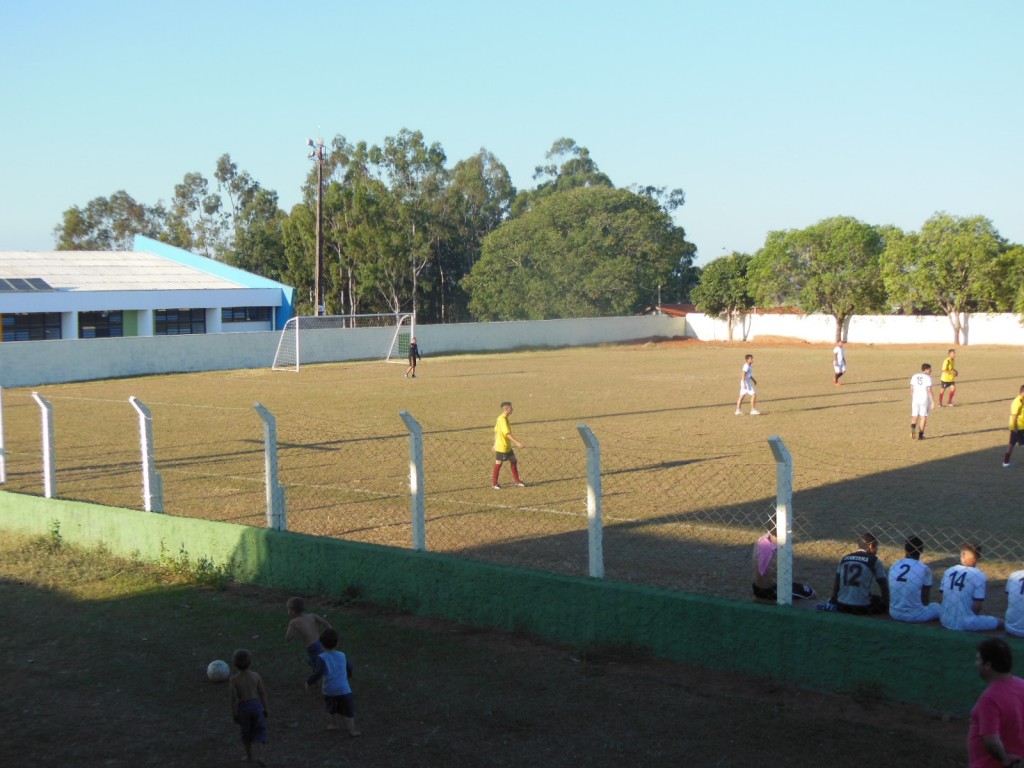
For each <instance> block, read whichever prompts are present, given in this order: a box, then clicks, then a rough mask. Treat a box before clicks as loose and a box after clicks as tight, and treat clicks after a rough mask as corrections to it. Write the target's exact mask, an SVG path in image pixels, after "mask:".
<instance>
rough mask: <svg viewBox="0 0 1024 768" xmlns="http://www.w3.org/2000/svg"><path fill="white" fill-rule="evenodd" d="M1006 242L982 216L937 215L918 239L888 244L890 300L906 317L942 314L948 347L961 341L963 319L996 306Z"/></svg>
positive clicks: (901, 238)
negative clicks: (916, 313)
mask: <svg viewBox="0 0 1024 768" xmlns="http://www.w3.org/2000/svg"><path fill="white" fill-rule="evenodd" d="M1005 251H1006V242H1005V241H1004V240H1003V238H1002V237H1001V236H1000V235H999V232H998V231H997V230H996V228H995V227H994V226H993V224H992V222H991V221H989V220H988V219H986V218H985V217H983V216H969V217H964V216H952V215H950V214H948V213H936V214H935V215H934V216H932V217H931V218H930V219H928V221H926V222H925V223H924V226H922V227H921V231H920V233H914V232H912V233H908V234H905V235H902V236H900V235H895V236H892V237H889V238H888V239H887V243H886V248H885V252H884V253H883V255H882V265H883V275H884V279H885V286H886V290H887V291H888V293H889V297H890V299H891V300H892V301H893V302H895V303H896V304H899V305H901V306H902V307H903V309H904V310H905V311H915V310H918V309H922V310H924V311H936V310H937V311H941V312H943V313H945V315H946V316H947V317H948V318H949V322H950V325H951V326H952V329H953V343H954V344H960V343H961V341H962V340H963V324H964V314H965V313H967V312H971V311H978V310H982V311H984V310H993V309H997V308H998V307H999V305H1000V303H1005V300H1004V302H1000V294H1001V292H1002V291H1003V288H1002V284H1003V279H1004V277H1005V276H1006V266H1007V265H1006V262H1005V260H1004V259H1003V258H1001V256H1002V255H1003V254H1004V253H1005Z"/></svg>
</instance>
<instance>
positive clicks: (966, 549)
mask: <svg viewBox="0 0 1024 768" xmlns="http://www.w3.org/2000/svg"><path fill="white" fill-rule="evenodd" d="M980 559H981V550H980V548H979V547H978V546H977V545H975V544H964V545H963V546H962V547H961V548H960V565H954V566H953V567H952V568H948V569H947V570H946V572H945V573H944V574H943V576H942V584H941V586H940V589H942V617H941V618H942V626H944V627H945V628H946V629H957V630H961V631H967V632H987V631H989V630H991V629H999V619H998V618H997V617H995V616H982V615H981V614H980V613H979V611H980V610H981V603H982V601H983V600H984V599H985V582H986V578H985V574H984V573H983V572H982V571H981V569H980V568H977V567H976V564H977V562H978V560H980Z"/></svg>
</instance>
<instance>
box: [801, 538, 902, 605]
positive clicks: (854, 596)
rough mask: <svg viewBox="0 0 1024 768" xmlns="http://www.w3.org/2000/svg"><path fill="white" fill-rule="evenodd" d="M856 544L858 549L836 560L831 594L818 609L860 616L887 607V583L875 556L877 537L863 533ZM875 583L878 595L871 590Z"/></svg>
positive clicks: (880, 562)
mask: <svg viewBox="0 0 1024 768" xmlns="http://www.w3.org/2000/svg"><path fill="white" fill-rule="evenodd" d="M857 543H858V549H857V551H856V552H851V553H850V554H848V555H846V556H844V557H843V559H842V560H840V561H839V566H838V567H837V568H836V577H835V581H834V582H833V584H832V595H831V596H830V597H829V599H828V602H825V603H822V604H821V605H819V606H818V608H819V609H821V610H825V611H839V612H840V613H853V614H859V615H868V614H876V613H885V612H886V611H887V610H889V583H888V581H887V580H886V572H885V566H884V565H882V561H881V560H879V559H878V538H877V537H876V536H875V535H874V534H873V533H862V534H861V536H860V539H858V542H857ZM876 583H877V584H878V594H875V593H874V592H872V591H871V585H872V584H876Z"/></svg>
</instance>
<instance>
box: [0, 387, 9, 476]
mask: <svg viewBox="0 0 1024 768" xmlns="http://www.w3.org/2000/svg"><path fill="white" fill-rule="evenodd" d="M6 482H7V450H6V448H5V447H4V388H3V387H0V485H3V484H4V483H6Z"/></svg>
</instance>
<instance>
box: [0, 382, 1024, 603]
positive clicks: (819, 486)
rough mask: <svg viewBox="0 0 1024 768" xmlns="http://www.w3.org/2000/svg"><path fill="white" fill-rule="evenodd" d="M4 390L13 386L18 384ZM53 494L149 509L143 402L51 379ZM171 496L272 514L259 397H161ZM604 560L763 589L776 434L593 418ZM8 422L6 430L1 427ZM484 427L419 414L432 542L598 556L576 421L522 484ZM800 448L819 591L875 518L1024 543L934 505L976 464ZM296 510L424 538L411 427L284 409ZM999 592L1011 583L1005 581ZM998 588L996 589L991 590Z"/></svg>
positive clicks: (18, 453) (186, 511) (22, 434)
mask: <svg viewBox="0 0 1024 768" xmlns="http://www.w3.org/2000/svg"><path fill="white" fill-rule="evenodd" d="M5 395H6V393H5ZM52 404H53V414H54V423H55V429H54V432H55V444H56V456H55V469H56V476H57V486H56V487H57V496H59V497H60V498H67V499H77V500H82V501H90V502H96V503H101V504H109V505H114V506H120V507H129V508H136V509H141V508H143V494H142V491H141V488H142V481H141V477H142V468H141V465H140V424H139V417H138V415H137V414H136V413H135V412H134V411H133V409H132V408H131V406H130V405H129V403H128V402H127V401H126V400H114V399H111V400H106V399H88V398H76V397H54V398H53V399H52ZM146 405H147V406H148V408H149V409H150V411H151V412H152V420H153V442H154V456H155V467H156V470H157V472H158V473H159V475H160V476H161V478H162V489H163V509H164V510H165V512H166V513H168V514H173V515H181V516H190V517H201V518H206V519H212V520H220V521H225V522H232V523H239V524H243V525H251V526H265V525H267V524H268V523H267V521H268V510H267V494H266V485H265V482H266V474H265V452H264V451H265V446H264V433H263V425H262V423H261V421H260V418H259V417H258V415H257V414H256V413H255V412H254V411H253V409H251V408H228V407H222V406H217V407H200V406H195V405H185V404H181V403H163V402H149V403H146ZM2 412H3V421H2V422H0V424H2V431H3V432H4V433H5V434H6V435H7V437H6V438H3V439H0V447H2V448H3V451H4V452H3V459H4V464H5V469H6V483H5V485H4V487H5V488H6V489H7V490H11V491H17V492H22V493H32V494H39V493H41V488H42V482H41V477H42V474H43V472H42V469H41V468H42V465H43V462H44V451H43V450H42V447H41V443H42V440H41V439H40V427H39V424H40V418H41V417H40V409H39V407H38V406H37V405H36V403H34V402H32V400H31V398H30V397H28V396H27V395H25V394H22V393H19V394H18V395H17V396H14V397H9V396H5V397H4V399H3V400H2ZM594 431H595V434H596V436H597V438H598V440H600V442H601V485H602V494H601V499H600V502H601V507H602V521H603V533H602V535H603V556H604V575H605V577H606V578H608V579H612V580H616V581H623V582H630V583H635V584H649V585H654V586H658V587H664V588H668V589H674V590H682V591H687V592H695V593H702V594H713V595H719V596H722V597H728V598H733V599H748V598H749V597H750V576H751V570H750V552H751V547H752V545H753V542H754V541H756V539H757V538H758V537H759V536H761V535H762V534H763V533H764V532H765V531H767V530H770V529H771V528H772V525H773V523H774V520H775V503H776V479H777V478H776V463H775V461H774V459H773V456H772V453H771V451H770V450H769V447H768V445H766V443H765V442H764V441H763V440H757V439H753V438H748V439H746V440H738V441H737V442H735V443H730V444H729V445H728V447H727V448H725V449H710V448H702V447H701V445H700V444H699V442H696V441H691V442H688V443H687V444H686V445H685V446H684V445H681V444H675V443H672V442H661V441H658V440H652V439H644V440H639V439H637V438H636V437H635V436H633V435H631V434H627V433H620V432H617V431H616V430H615V429H614V427H613V426H609V425H605V426H604V427H603V428H602V427H601V426H598V427H597V428H596V429H595V430H594ZM0 438H2V435H0ZM490 444H491V431H490V429H489V428H486V427H485V428H467V429H452V428H438V429H430V428H429V427H428V428H426V429H425V430H424V435H423V478H424V479H423V504H424V509H425V518H424V527H425V539H426V549H427V550H429V551H432V552H439V553H445V554H449V555H453V556H457V557H467V558H474V559H479V560H485V561H488V562H494V563H501V564H507V565H516V566H521V567H527V568H537V569H543V570H547V571H551V572H555V573H564V574H571V575H587V573H588V524H589V519H588V509H587V453H586V450H585V447H584V444H583V442H582V441H581V439H580V436H579V434H578V432H577V424H576V423H575V422H570V421H566V422H564V424H562V423H559V424H556V425H554V426H553V427H552V428H550V429H548V430H547V431H546V432H545V433H544V437H543V438H542V439H538V440H536V441H533V442H530V443H529V445H528V447H527V448H525V449H524V450H522V451H519V453H520V459H521V461H520V471H521V473H522V478H523V480H524V481H525V483H526V487H525V488H518V487H515V486H514V485H513V484H512V483H511V482H509V481H510V478H509V476H508V472H509V468H508V466H505V467H503V468H502V472H503V473H504V474H503V476H502V486H503V487H502V489H501V490H492V488H491V471H492V469H493V466H494V457H493V453H492V452H491V450H490ZM789 447H790V450H791V451H792V452H793V455H794V461H795V474H794V496H793V518H792V523H793V542H794V545H793V546H794V549H793V552H794V565H793V573H794V577H795V578H797V579H798V580H807V581H810V582H811V583H812V584H813V585H814V586H815V587H816V588H817V589H818V591H819V593H821V594H823V595H824V594H827V592H828V590H829V589H830V588H831V580H832V576H833V574H834V572H835V565H836V563H837V562H838V560H839V558H840V557H842V555H843V554H844V553H846V552H848V551H850V550H852V549H853V548H854V546H853V544H854V542H855V540H856V538H857V536H858V535H859V534H860V533H861V532H862V531H870V532H872V533H874V534H875V535H876V536H878V538H879V539H880V541H881V543H882V545H883V546H882V551H881V554H882V557H883V561H884V562H885V563H886V564H891V563H892V562H893V561H895V560H896V559H898V558H899V557H901V556H902V545H903V542H904V540H905V539H906V537H907V536H909V535H912V534H916V535H918V536H920V537H921V538H923V539H924V540H925V543H926V547H927V551H926V557H925V560H926V561H928V562H929V563H930V564H931V565H933V568H934V569H935V570H936V577H937V578H938V577H940V576H941V569H942V568H944V567H946V566H948V565H952V564H953V562H954V561H955V559H956V556H957V554H958V552H959V547H960V545H961V544H962V543H964V542H972V543H976V544H979V545H980V546H981V547H982V549H983V552H984V554H985V563H986V569H987V570H989V573H990V577H993V578H994V579H998V578H1005V576H1006V575H1008V573H1009V572H1010V571H1012V570H1014V569H1015V568H1016V567H1019V566H1018V565H1017V564H1019V563H1020V561H1021V559H1022V557H1024V543H1022V541H1021V539H1020V537H1019V534H1018V533H1017V530H1018V527H1017V526H1016V525H1015V524H1014V522H1013V518H1011V516H1010V513H1011V510H1010V509H1009V508H1007V509H999V508H997V509H994V510H993V509H990V508H989V507H991V505H987V506H986V512H985V514H984V515H981V514H979V515H975V516H972V517H971V523H970V524H966V525H963V526H961V525H950V524H948V523H945V522H943V523H933V522H931V521H930V516H929V514H928V510H929V508H933V507H934V504H935V503H936V500H937V499H939V500H941V503H948V504H954V505H964V506H965V507H966V506H968V505H970V504H971V503H972V501H976V500H977V497H978V495H979V493H981V489H979V488H978V487H976V486H975V485H973V484H972V482H971V481H970V478H969V477H964V476H960V475H956V474H952V473H951V474H949V475H948V476H941V477H938V478H937V477H936V474H935V473H934V472H926V471H924V470H923V469H918V468H910V469H904V470H901V471H898V472H888V471H887V470H885V469H884V468H875V467H871V466H870V465H869V464H868V465H865V464H860V465H854V464H851V463H849V462H848V461H844V460H843V458H842V457H836V456H825V455H821V454H820V453H818V452H815V450H814V449H813V447H809V446H802V445H800V444H799V443H798V444H796V445H790V446H789ZM277 458H278V466H279V483H280V485H281V486H282V487H283V488H284V491H285V499H286V508H287V528H288V529H289V530H292V531H296V532H301V533H307V534H312V535H317V536H332V537H337V538H342V539H346V540H350V541H359V542H367V543H374V544H380V545H385V546H392V547H401V548H410V547H412V546H413V536H414V535H413V515H412V509H413V505H412V501H411V497H410V435H409V433H408V431H407V430H406V429H405V427H404V426H403V425H402V423H401V421H400V420H399V419H398V418H397V417H386V416H381V417H380V419H379V420H378V421H377V422H376V423H373V422H372V420H371V422H369V423H368V422H367V420H366V419H362V420H360V426H353V425H350V424H346V423H344V421H343V420H339V419H337V418H326V417H324V416H322V415H319V414H317V413H316V412H315V409H310V411H309V412H306V413H302V414H300V415H295V414H294V413H292V414H290V415H289V417H288V418H287V419H286V420H282V421H281V422H279V423H278V424H277ZM992 591H993V594H996V593H997V592H998V589H993V590H992ZM996 604H997V605H998V602H997V601H996Z"/></svg>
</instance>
